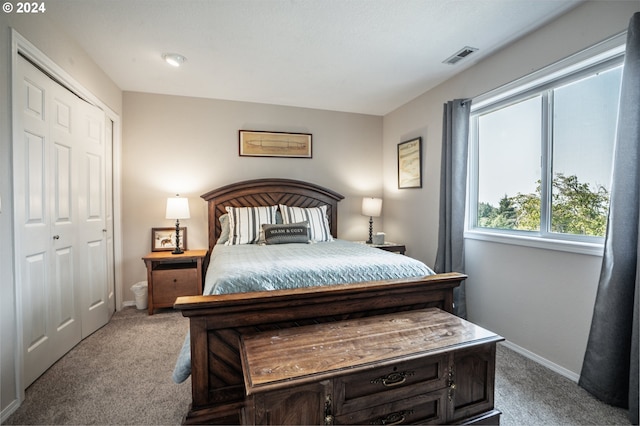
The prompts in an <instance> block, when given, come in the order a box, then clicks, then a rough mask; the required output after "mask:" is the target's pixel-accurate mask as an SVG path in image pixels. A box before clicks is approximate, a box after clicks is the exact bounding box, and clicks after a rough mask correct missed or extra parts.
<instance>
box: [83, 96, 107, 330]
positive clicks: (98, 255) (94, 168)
mask: <svg viewBox="0 0 640 426" xmlns="http://www.w3.org/2000/svg"><path fill="white" fill-rule="evenodd" d="M78 111H79V131H78V137H79V139H78V151H79V155H78V157H79V163H78V171H77V172H78V192H77V194H78V195H77V199H78V213H79V215H78V222H77V224H78V230H77V231H78V232H77V233H76V235H77V241H76V243H77V248H78V249H79V250H78V254H79V256H78V266H79V267H78V268H77V271H78V277H77V278H78V279H77V284H78V287H79V290H80V300H81V306H82V310H81V314H82V338H83V339H84V338H85V337H87V336H88V335H90V334H91V333H93V332H94V331H96V330H97V329H98V328H100V327H102V326H103V325H104V324H106V323H107V321H108V320H109V304H108V300H109V296H108V288H107V278H108V276H107V228H106V226H107V218H106V214H105V212H106V206H105V203H106V173H105V164H106V161H105V154H106V149H105V129H104V127H105V115H104V113H103V112H102V110H100V109H99V108H96V107H94V106H92V105H90V104H88V103H85V102H82V101H81V102H80V104H79V105H78Z"/></svg>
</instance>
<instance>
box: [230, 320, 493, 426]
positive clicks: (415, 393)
mask: <svg viewBox="0 0 640 426" xmlns="http://www.w3.org/2000/svg"><path fill="white" fill-rule="evenodd" d="M501 340H503V339H502V337H500V336H498V335H496V334H495V333H492V332H490V331H487V330H485V329H483V328H481V327H478V326H476V325H474V324H472V323H470V322H467V321H465V320H462V319H460V318H458V317H456V316H454V315H451V314H449V313H446V312H444V311H441V310H439V309H435V308H432V309H424V310H418V311H409V312H401V313H394V314H389V315H382V316H376V317H367V318H361V319H353V320H348V321H339V322H332V323H326V324H316V325H311V326H305V327H297V328H290V329H283V330H274V331H265V332H261V333H257V334H251V335H244V336H243V337H242V341H241V354H242V366H243V370H244V377H245V385H246V390H247V401H246V404H245V409H244V413H243V421H244V422H245V423H247V424H392V423H393V424H400V423H406V424H409V423H421V424H429V423H432V424H443V423H492V424H496V423H499V416H500V412H499V411H498V410H496V409H495V408H494V403H493V401H494V382H495V347H496V343H497V342H499V341H501Z"/></svg>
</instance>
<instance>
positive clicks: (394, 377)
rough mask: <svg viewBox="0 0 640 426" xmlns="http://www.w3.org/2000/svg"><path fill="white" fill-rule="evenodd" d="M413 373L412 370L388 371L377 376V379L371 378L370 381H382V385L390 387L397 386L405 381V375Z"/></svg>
mask: <svg viewBox="0 0 640 426" xmlns="http://www.w3.org/2000/svg"><path fill="white" fill-rule="evenodd" d="M414 374H415V373H414V372H413V371H400V372H396V371H394V372H393V373H389V374H387V375H386V376H382V377H378V378H377V379H373V380H371V383H382V386H386V387H391V386H398V385H401V384H402V383H404V382H406V381H407V377H409V376H413V375H414Z"/></svg>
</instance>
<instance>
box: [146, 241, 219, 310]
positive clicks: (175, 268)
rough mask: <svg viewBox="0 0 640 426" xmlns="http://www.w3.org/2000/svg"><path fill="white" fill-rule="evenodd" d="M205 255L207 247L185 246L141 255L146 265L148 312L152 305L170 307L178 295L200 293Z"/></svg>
mask: <svg viewBox="0 0 640 426" xmlns="http://www.w3.org/2000/svg"><path fill="white" fill-rule="evenodd" d="M206 255H207V250H187V251H185V252H184V253H182V254H171V252H170V251H156V252H151V253H149V254H148V255H146V256H145V257H143V258H142V260H144V263H145V265H146V266H147V284H148V294H149V300H148V307H149V315H153V311H154V309H157V308H171V307H173V304H174V302H175V301H176V298H177V297H179V296H198V295H201V294H202V262H203V261H204V258H205V256H206Z"/></svg>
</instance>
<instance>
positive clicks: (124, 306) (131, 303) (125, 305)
mask: <svg viewBox="0 0 640 426" xmlns="http://www.w3.org/2000/svg"><path fill="white" fill-rule="evenodd" d="M127 306H136V302H135V301H134V300H125V301H124V302H122V307H123V308H126V307H127Z"/></svg>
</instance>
